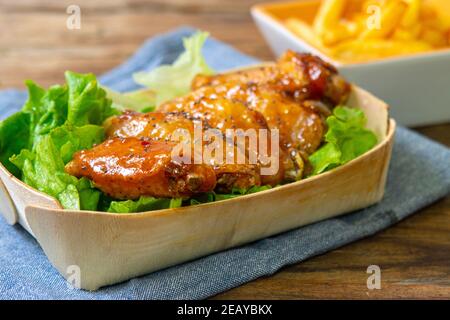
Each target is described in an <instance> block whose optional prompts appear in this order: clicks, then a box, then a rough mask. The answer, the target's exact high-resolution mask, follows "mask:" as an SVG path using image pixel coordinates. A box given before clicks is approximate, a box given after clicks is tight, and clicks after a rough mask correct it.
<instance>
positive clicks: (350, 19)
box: [286, 0, 450, 62]
mask: <svg viewBox="0 0 450 320" xmlns="http://www.w3.org/2000/svg"><path fill="white" fill-rule="evenodd" d="M436 2H437V0H364V1H361V3H360V4H359V7H358V4H357V5H356V6H355V1H354V0H322V3H321V6H320V8H319V10H318V12H317V14H316V16H315V19H314V21H313V23H312V25H311V24H309V23H306V22H305V21H302V20H300V19H297V18H289V19H288V20H286V26H287V28H288V29H289V30H291V31H292V32H293V33H294V34H296V35H297V36H299V37H300V38H302V39H304V40H306V41H307V42H309V43H310V44H311V45H313V46H314V47H316V48H317V49H318V50H320V51H322V52H324V53H326V54H328V55H330V56H331V57H334V58H336V59H338V60H341V61H345V62H362V61H368V60H373V59H379V58H385V57H390V56H397V55H404V54H411V53H418V52H425V51H431V50H435V49H439V48H443V47H449V46H450V12H447V11H448V10H446V9H440V7H439V6H438V5H437V4H436ZM449 2H450V0H449Z"/></svg>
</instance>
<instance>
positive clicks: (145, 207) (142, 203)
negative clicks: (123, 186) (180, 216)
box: [107, 196, 182, 213]
mask: <svg viewBox="0 0 450 320" xmlns="http://www.w3.org/2000/svg"><path fill="white" fill-rule="evenodd" d="M181 205H182V199H181V198H173V199H167V198H153V197H145V196H142V197H140V198H139V199H138V200H125V201H112V202H111V204H110V206H109V208H108V210H107V211H108V212H114V213H133V212H143V211H152V210H159V209H168V208H178V207H181Z"/></svg>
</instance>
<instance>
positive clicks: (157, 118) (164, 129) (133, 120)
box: [106, 112, 261, 192]
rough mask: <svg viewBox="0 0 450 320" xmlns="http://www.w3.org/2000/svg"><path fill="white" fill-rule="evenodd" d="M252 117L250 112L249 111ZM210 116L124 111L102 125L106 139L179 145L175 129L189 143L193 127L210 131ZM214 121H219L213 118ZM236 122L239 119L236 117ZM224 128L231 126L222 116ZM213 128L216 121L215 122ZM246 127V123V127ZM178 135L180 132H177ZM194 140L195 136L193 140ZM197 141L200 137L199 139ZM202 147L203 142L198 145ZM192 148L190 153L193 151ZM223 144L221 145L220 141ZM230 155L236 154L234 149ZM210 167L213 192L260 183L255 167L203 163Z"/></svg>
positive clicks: (185, 113) (253, 165) (218, 118)
mask: <svg viewBox="0 0 450 320" xmlns="http://www.w3.org/2000/svg"><path fill="white" fill-rule="evenodd" d="M252 114H253V112H252ZM212 119H213V118H211V117H203V119H202V118H201V117H196V116H195V115H190V114H189V113H187V112H151V113H138V112H125V113H124V114H122V115H120V116H118V117H114V118H113V119H111V120H110V121H109V123H108V124H106V127H107V129H106V133H107V136H108V137H120V138H126V137H138V138H145V139H150V140H156V141H158V140H162V141H173V142H179V140H178V139H175V138H174V133H176V132H177V131H178V130H185V132H188V133H189V134H190V138H191V140H192V141H193V140H194V138H195V135H194V129H195V125H198V126H200V125H201V126H202V129H208V128H211V126H210V125H209V122H208V120H212ZM216 119H217V120H220V119H222V118H220V117H217V118H216ZM236 119H239V118H236ZM223 122H224V123H225V125H224V127H229V126H231V124H230V123H231V120H230V119H228V118H227V117H225V119H224V120H223ZM215 124H216V125H217V121H216V122H215ZM248 126H249V124H247V127H248ZM179 132H180V131H179ZM197 139H198V137H197ZM200 139H201V137H200ZM202 144H203V145H205V144H206V142H202ZM191 145H192V152H191V153H192V154H194V152H196V150H195V149H194V148H193V147H194V145H193V144H191ZM224 145H225V142H224ZM233 148H234V153H235V154H237V150H236V147H234V146H233ZM207 164H209V165H211V166H212V168H213V169H214V172H215V174H216V177H217V187H216V190H217V191H221V192H229V191H231V189H232V188H243V189H246V188H250V187H252V186H255V185H260V184H261V176H260V173H259V166H258V165H257V164H250V163H248V162H247V163H244V164H226V163H216V162H214V161H211V162H209V163H207Z"/></svg>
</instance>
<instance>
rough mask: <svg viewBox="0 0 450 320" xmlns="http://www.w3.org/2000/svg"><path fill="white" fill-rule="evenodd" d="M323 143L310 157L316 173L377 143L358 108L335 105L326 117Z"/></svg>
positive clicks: (350, 158) (314, 173) (359, 153)
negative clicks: (331, 112) (330, 113)
mask: <svg viewBox="0 0 450 320" xmlns="http://www.w3.org/2000/svg"><path fill="white" fill-rule="evenodd" d="M327 124H328V130H327V133H326V134H325V141H326V143H325V144H324V145H323V146H322V147H321V148H320V149H319V150H317V151H316V152H314V153H313V154H312V155H311V156H310V157H309V161H310V163H311V165H312V167H313V172H312V175H316V174H319V173H322V172H325V171H327V170H330V169H332V168H335V167H337V166H340V165H343V164H345V163H347V162H349V161H350V160H353V159H355V158H356V157H358V156H360V155H362V154H363V153H365V152H366V151H368V150H370V149H371V148H372V147H373V146H375V145H376V144H377V137H376V136H375V134H374V133H373V132H372V131H370V130H368V129H366V128H365V125H366V117H365V115H364V112H363V111H362V110H360V109H353V108H348V107H342V106H341V107H336V108H335V109H334V110H333V115H331V116H329V117H328V118H327Z"/></svg>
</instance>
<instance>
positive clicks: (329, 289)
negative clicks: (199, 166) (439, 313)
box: [0, 0, 450, 299]
mask: <svg viewBox="0 0 450 320" xmlns="http://www.w3.org/2000/svg"><path fill="white" fill-rule="evenodd" d="M256 2H258V1H254V0H223V1H222V0H208V1H206V0H157V1H144V0H100V1H98V0H97V1H87V0H77V1H66V0H59V1H54V0H41V1H39V0H14V1H11V0H0V28H1V30H2V32H1V33H0V88H2V89H3V88H7V87H20V88H23V87H24V86H23V80H24V79H34V80H36V81H38V82H39V83H41V84H42V85H50V84H53V83H56V82H61V81H62V79H63V72H64V70H66V69H71V70H74V71H80V72H87V71H89V72H94V73H102V72H104V71H107V70H108V69H110V68H112V67H114V66H115V65H117V64H118V63H120V62H122V61H124V60H125V59H126V58H127V57H128V56H129V55H131V54H132V53H133V52H134V51H135V50H136V48H137V47H138V46H139V45H140V44H141V43H142V42H143V41H144V40H145V39H146V38H148V37H151V36H153V35H155V34H157V33H160V32H164V31H166V30H168V29H171V28H175V27H177V26H179V25H192V26H196V27H199V28H203V29H205V30H208V31H210V32H211V33H212V35H213V36H214V37H216V38H218V39H220V40H223V41H226V42H228V43H230V44H231V45H233V46H235V47H236V48H238V49H239V50H241V51H243V52H245V53H247V54H251V55H254V56H257V57H258V58H260V59H264V60H269V59H271V58H272V54H271V52H270V51H269V49H268V47H267V46H266V44H265V43H264V41H263V39H262V37H261V36H260V35H259V33H258V31H257V29H256V27H255V26H254V25H253V22H252V21H251V18H250V15H249V12H248V10H249V7H250V6H251V5H252V4H254V3H256ZM73 3H76V4H78V5H79V6H80V7H81V10H82V21H81V23H82V24H81V30H68V29H67V28H66V18H67V14H66V12H65V10H66V8H67V6H68V5H69V4H73ZM418 131H419V132H421V133H423V134H425V135H427V136H429V137H431V138H432V139H435V140H437V141H439V142H441V143H443V144H445V145H447V146H450V124H443V125H439V126H431V127H425V128H419V129H418ZM449 235H450V197H449V196H447V197H446V198H445V199H442V200H440V201H438V202H437V203H435V204H434V205H432V206H430V207H428V208H426V209H424V210H421V211H420V212H418V213H417V214H415V215H413V216H412V217H410V218H408V219H406V220H404V221H402V222H400V223H399V224H397V225H396V226H394V227H392V228H389V229H388V230H386V231H384V232H381V233H379V234H378V235H375V236H373V237H370V238H368V239H365V240H362V241H358V242H356V243H353V244H350V245H348V246H345V247H343V248H340V249H338V250H334V251H333V252H329V253H327V254H325V255H322V256H320V257H316V258H313V259H310V260H308V261H305V262H303V263H300V264H296V265H294V266H290V267H287V268H284V269H283V270H282V271H280V272H278V273H276V274H275V275H273V276H271V277H267V278H263V279H259V280H256V281H253V282H251V283H248V284H245V285H243V286H241V287H239V288H236V289H233V290H230V291H228V292H226V293H223V294H221V295H218V296H217V297H216V298H218V299H233V298H246V299H258V298H259V299H277V298H282V299H300V298H450V236H449ZM371 264H377V265H379V266H380V267H381V269H382V289H381V290H374V291H368V290H367V288H366V280H367V276H368V275H367V274H366V268H367V266H369V265H371Z"/></svg>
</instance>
